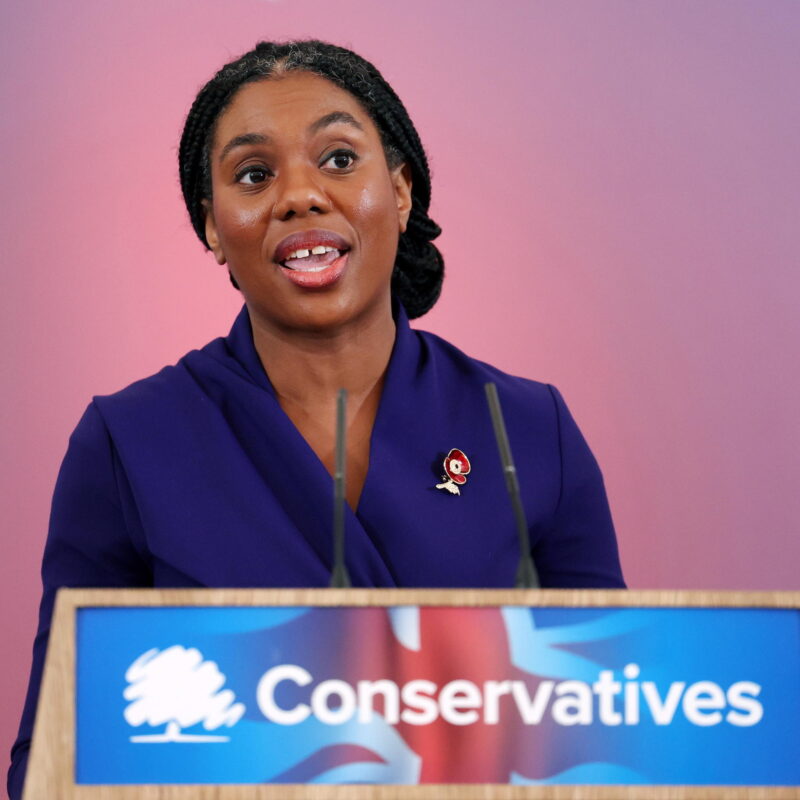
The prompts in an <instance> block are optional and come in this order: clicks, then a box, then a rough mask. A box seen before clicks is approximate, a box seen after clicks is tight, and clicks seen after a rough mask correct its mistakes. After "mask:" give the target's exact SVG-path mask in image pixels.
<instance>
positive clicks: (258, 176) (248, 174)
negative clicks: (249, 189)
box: [236, 167, 269, 186]
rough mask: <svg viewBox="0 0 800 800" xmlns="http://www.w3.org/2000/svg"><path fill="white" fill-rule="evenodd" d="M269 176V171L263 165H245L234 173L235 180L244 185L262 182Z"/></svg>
mask: <svg viewBox="0 0 800 800" xmlns="http://www.w3.org/2000/svg"><path fill="white" fill-rule="evenodd" d="M268 177H269V172H268V171H267V170H266V169H265V168H264V167H245V168H244V169H243V170H241V172H239V173H238V174H237V175H236V182H237V183H243V184H245V185H246V186H253V185H255V184H257V183H264V181H265V180H267V178H268Z"/></svg>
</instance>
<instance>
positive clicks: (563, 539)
mask: <svg viewBox="0 0 800 800" xmlns="http://www.w3.org/2000/svg"><path fill="white" fill-rule="evenodd" d="M549 388H550V392H551V394H552V396H553V401H554V403H555V407H556V418H557V423H558V438H559V449H560V456H561V491H560V493H559V498H558V502H557V505H556V508H555V511H554V514H553V518H552V524H551V526H550V528H549V530H547V531H546V532H545V533H544V535H543V536H541V538H540V539H539V541H538V542H537V544H536V546H535V547H534V548H533V558H534V562H535V564H536V567H537V570H538V571H539V576H540V580H541V583H542V586H545V587H554V588H581V589H624V588H625V581H624V579H623V577H622V568H621V567H620V563H619V551H618V549H617V537H616V534H615V533H614V523H613V522H612V520H611V511H610V510H609V507H608V499H607V497H606V490H605V486H604V484H603V476H602V474H601V472H600V467H599V466H598V464H597V461H596V460H595V457H594V456H593V455H592V452H591V450H590V449H589V446H588V445H587V444H586V440H585V439H584V438H583V436H582V434H581V432H580V430H578V426H577V425H576V424H575V420H573V419H572V415H571V414H570V413H569V410H568V409H567V406H566V403H564V399H563V398H562V397H561V395H560V394H559V392H558V390H557V389H556V388H555V387H553V386H550V387H549Z"/></svg>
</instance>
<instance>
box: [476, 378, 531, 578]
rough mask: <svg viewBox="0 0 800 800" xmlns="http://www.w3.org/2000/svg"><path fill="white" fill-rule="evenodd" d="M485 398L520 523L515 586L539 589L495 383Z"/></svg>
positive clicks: (518, 525) (512, 502)
mask: <svg viewBox="0 0 800 800" xmlns="http://www.w3.org/2000/svg"><path fill="white" fill-rule="evenodd" d="M484 388H485V389H486V399H487V401H488V402H489V412H490V413H491V415H492V426H493V427H494V437H495V439H496V440H497V449H498V450H499V451H500V461H501V462H502V463H503V474H504V475H505V477H506V488H507V489H508V494H509V496H510V497H511V505H512V507H513V509H514V519H515V520H516V523H517V533H518V534H519V566H518V567H517V578H516V582H515V584H514V585H515V587H516V588H517V589H539V588H540V583H539V575H538V573H537V572H536V567H535V566H534V563H533V557H532V556H531V543H530V537H529V535H528V523H527V521H526V520H525V511H524V510H523V508H522V497H521V496H520V491H519V480H518V479H517V469H516V467H515V466H514V459H513V457H512V456H511V445H510V444H509V443H508V434H507V433H506V424H505V422H504V421H503V412H502V410H501V409H500V398H499V397H498V396H497V387H496V386H495V385H494V384H493V383H487V384H485V386H484Z"/></svg>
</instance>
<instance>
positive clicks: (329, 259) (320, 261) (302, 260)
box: [280, 245, 350, 289]
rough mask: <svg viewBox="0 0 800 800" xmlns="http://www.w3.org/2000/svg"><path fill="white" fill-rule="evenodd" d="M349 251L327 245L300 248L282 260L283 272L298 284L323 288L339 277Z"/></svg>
mask: <svg viewBox="0 0 800 800" xmlns="http://www.w3.org/2000/svg"><path fill="white" fill-rule="evenodd" d="M349 252H350V251H349V250H337V249H336V248H335V247H329V246H327V245H318V246H316V247H312V248H300V249H299V250H295V251H294V252H292V253H290V254H289V256H288V257H287V258H286V259H285V260H284V261H282V262H280V266H281V272H282V273H283V274H284V275H285V276H286V277H287V278H288V279H289V280H290V281H291V282H292V283H294V284H295V285H297V286H302V287H303V288H305V289H321V288H324V287H326V286H330V285H331V284H332V283H334V282H335V281H337V280H338V279H339V277H340V276H341V274H342V272H343V271H344V268H345V265H346V264H347V255H348V253H349Z"/></svg>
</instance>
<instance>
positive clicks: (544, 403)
mask: <svg viewBox="0 0 800 800" xmlns="http://www.w3.org/2000/svg"><path fill="white" fill-rule="evenodd" d="M414 332H415V334H416V335H417V336H418V337H419V340H420V342H421V343H422V347H423V352H425V353H426V355H427V357H429V358H431V359H432V360H434V361H435V362H436V368H437V370H439V371H442V372H444V373H445V375H446V379H448V380H452V381H454V382H457V383H463V384H467V383H470V384H474V385H475V386H476V387H478V388H481V389H482V388H483V386H484V385H485V384H487V383H494V384H495V385H496V386H497V390H498V393H499V394H500V396H501V399H502V401H503V406H504V408H505V407H506V406H507V405H509V404H510V405H512V406H514V405H520V406H522V407H525V408H528V409H530V408H531V404H534V405H535V406H539V407H547V408H548V409H553V407H554V404H558V403H563V400H562V398H561V395H560V394H559V392H558V390H557V389H556V388H555V387H554V386H552V385H551V384H549V383H545V382H543V381H539V380H535V379H532V378H526V377H522V376H520V375H514V374H512V373H510V372H506V371H505V370H502V369H500V368H499V367H497V366H495V365H494V364H490V363H488V362H487V361H483V360H481V359H479V358H473V357H472V356H470V355H468V354H467V353H465V352H464V351H463V350H461V349H460V348H459V347H456V345H454V344H453V343H452V342H449V341H447V340H446V339H443V338H442V337H441V336H438V335H437V334H435V333H430V332H429V331H423V330H416V329H415V331H414Z"/></svg>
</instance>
